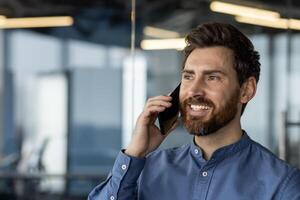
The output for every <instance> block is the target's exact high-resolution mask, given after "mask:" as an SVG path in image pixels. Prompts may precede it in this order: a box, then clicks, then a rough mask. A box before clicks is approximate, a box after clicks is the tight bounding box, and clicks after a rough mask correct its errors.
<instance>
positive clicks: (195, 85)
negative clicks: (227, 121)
mask: <svg viewBox="0 0 300 200" xmlns="http://www.w3.org/2000/svg"><path fill="white" fill-rule="evenodd" d="M187 89H188V94H189V96H205V82H204V81H202V80H201V79H199V80H195V81H193V82H192V83H190V85H189V86H188V88H187Z"/></svg>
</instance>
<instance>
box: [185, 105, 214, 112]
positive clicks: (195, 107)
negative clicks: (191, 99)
mask: <svg viewBox="0 0 300 200" xmlns="http://www.w3.org/2000/svg"><path fill="white" fill-rule="evenodd" d="M190 108H191V109H192V110H193V111H201V110H209V109H210V108H211V107H210V106H208V105H194V104H191V105H190Z"/></svg>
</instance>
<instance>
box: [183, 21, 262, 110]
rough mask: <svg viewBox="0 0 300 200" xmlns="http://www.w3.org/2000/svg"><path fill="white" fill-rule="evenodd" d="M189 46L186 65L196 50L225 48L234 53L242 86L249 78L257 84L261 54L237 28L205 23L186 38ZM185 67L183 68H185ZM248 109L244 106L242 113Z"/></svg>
mask: <svg viewBox="0 0 300 200" xmlns="http://www.w3.org/2000/svg"><path fill="white" fill-rule="evenodd" d="M185 40H186V43H187V46H186V47H185V48H184V56H185V57H184V65H185V62H186V60H187V57H188V56H189V55H190V53H191V52H192V51H193V50H194V49H196V48H204V47H213V46H224V47H227V48H229V49H231V50H232V51H233V53H234V61H235V63H234V66H233V67H234V69H235V70H236V72H237V76H238V77H237V78H238V81H239V84H240V86H241V85H242V84H243V83H244V82H245V81H246V80H247V79H248V78H249V77H254V78H255V79H256V82H258V80H259V75H260V62H259V54H258V52H257V51H255V49H254V47H253V44H252V42H251V41H250V40H249V39H248V38H247V37H246V36H245V35H244V34H243V33H242V32H240V31H239V30H238V29H237V28H235V27H234V26H232V25H230V24H225V23H217V22H211V23H204V24H201V25H200V26H198V27H197V28H195V29H193V30H192V31H191V32H190V33H189V34H188V35H187V36H186V38H185ZM184 65H183V67H184ZM245 107H246V104H244V105H243V108H242V113H243V111H244V109H245Z"/></svg>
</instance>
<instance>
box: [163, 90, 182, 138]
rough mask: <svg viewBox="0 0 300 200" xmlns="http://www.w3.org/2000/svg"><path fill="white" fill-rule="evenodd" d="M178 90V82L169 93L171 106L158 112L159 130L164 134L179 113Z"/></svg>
mask: <svg viewBox="0 0 300 200" xmlns="http://www.w3.org/2000/svg"><path fill="white" fill-rule="evenodd" d="M179 90H180V84H179V85H178V86H177V87H176V89H175V90H174V91H173V92H172V93H171V94H170V96H171V97H172V101H171V103H172V106H171V107H169V108H167V109H165V110H164V111H163V112H161V113H159V114H158V123H159V128H160V132H161V133H162V134H163V135H165V134H166V133H167V132H168V131H169V130H170V129H171V128H172V126H173V124H174V123H175V121H176V120H177V118H178V114H179Z"/></svg>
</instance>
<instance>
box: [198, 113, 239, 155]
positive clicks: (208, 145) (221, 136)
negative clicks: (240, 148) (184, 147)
mask: <svg viewBox="0 0 300 200" xmlns="http://www.w3.org/2000/svg"><path fill="white" fill-rule="evenodd" d="M242 134H243V131H242V129H241V124H240V121H239V120H238V121H236V120H235V119H233V120H232V121H231V122H230V123H229V124H227V125H226V126H225V127H223V128H221V129H219V130H218V131H216V132H214V133H211V134H209V135H206V136H195V143H196V145H198V146H199V147H200V148H201V149H202V151H203V157H204V159H205V160H209V159H210V158H211V156H212V154H213V153H214V152H215V151H216V150H217V149H219V148H221V147H224V146H227V145H230V144H233V143H235V142H237V141H238V140H240V138H241V137H242Z"/></svg>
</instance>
